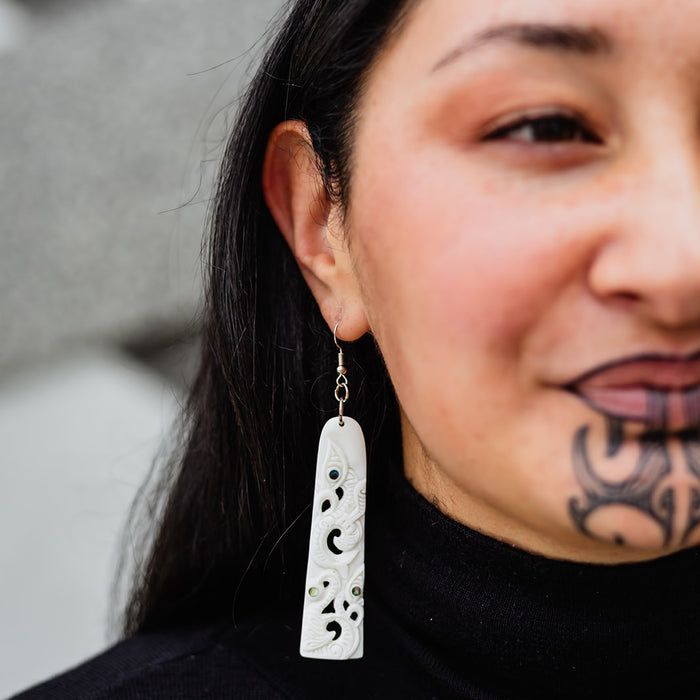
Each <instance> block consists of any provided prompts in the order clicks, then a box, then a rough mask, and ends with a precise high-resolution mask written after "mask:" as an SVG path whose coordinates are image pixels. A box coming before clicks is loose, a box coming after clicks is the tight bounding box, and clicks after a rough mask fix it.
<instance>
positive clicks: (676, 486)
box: [568, 404, 700, 548]
mask: <svg viewBox="0 0 700 700" xmlns="http://www.w3.org/2000/svg"><path fill="white" fill-rule="evenodd" d="M657 409H658V410H657V411H656V413H655V415H654V419H653V420H651V421H649V422H650V424H651V425H650V427H647V428H646V429H645V430H644V431H643V432H642V433H641V434H639V435H637V436H636V437H635V438H630V437H628V436H627V435H626V422H625V421H624V420H621V419H619V418H611V417H607V418H606V423H607V424H606V449H605V454H604V455H602V454H601V455H600V457H599V458H595V457H592V456H591V455H592V451H591V449H590V447H589V442H590V426H587V425H586V426H582V427H581V428H579V429H578V430H577V431H576V433H575V435H574V438H573V449H572V460H573V469H574V475H575V476H576V480H577V481H578V484H579V486H580V488H581V493H579V494H578V495H576V496H573V497H571V498H570V499H569V502H568V512H569V516H570V517H571V520H572V521H573V523H574V525H575V527H576V528H577V530H579V531H580V532H582V533H583V534H585V535H587V536H589V537H592V538H596V539H599V540H604V541H608V542H612V543H615V544H618V545H627V546H641V547H646V546H648V545H649V544H651V543H652V542H651V541H650V536H651V537H652V538H653V543H654V544H657V543H658V545H660V546H661V547H666V548H671V547H679V546H683V545H685V544H687V543H688V542H689V540H690V538H691V536H692V535H693V534H695V533H696V530H697V529H698V527H699V526H700V427H698V426H697V425H696V426H694V427H692V428H686V429H684V430H680V431H677V432H670V431H667V430H665V429H664V427H663V426H664V423H665V412H664V407H663V405H661V404H659V405H658V406H657ZM633 442H636V444H637V448H638V449H637V452H636V456H635V458H634V459H633V460H631V461H630V459H629V457H630V451H629V450H624V451H623V446H627V445H630V443H633ZM674 443H676V444H677V445H679V447H680V449H671V447H672V445H673V444H674ZM623 453H624V454H623ZM623 472H624V474H625V475H624V476H622V477H621V476H620V474H621V473H623ZM620 509H623V510H627V511H628V512H627V514H626V517H625V518H624V519H623V520H619V519H618V518H617V517H615V518H614V521H617V522H623V523H626V521H629V524H625V525H622V526H619V527H617V528H612V527H609V525H610V522H613V521H612V520H610V518H607V517H606V512H607V513H608V514H609V515H612V512H613V510H614V511H617V513H618V515H619V513H620ZM640 532H643V534H640ZM651 533H653V534H651Z"/></svg>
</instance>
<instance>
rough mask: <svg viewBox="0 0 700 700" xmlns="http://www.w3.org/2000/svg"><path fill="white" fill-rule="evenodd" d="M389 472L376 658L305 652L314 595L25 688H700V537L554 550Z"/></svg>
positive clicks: (130, 644)
mask: <svg viewBox="0 0 700 700" xmlns="http://www.w3.org/2000/svg"><path fill="white" fill-rule="evenodd" d="M384 476H386V478H382V479H381V480H379V479H375V480H374V481H373V482H370V489H373V493H372V498H371V506H370V510H369V512H368V516H367V580H366V602H365V605H366V613H365V657H364V658H363V659H361V660H357V661H347V662H328V661H314V660H309V659H301V658H300V657H299V655H298V628H299V620H300V614H301V601H300V606H299V610H296V611H293V612H291V613H290V614H289V615H288V616H287V617H286V618H285V617H275V618H273V619H261V620H256V621H255V622H251V623H249V624H247V625H246V626H245V627H239V628H236V629H234V627H233V626H232V625H231V624H230V623H228V622H226V621H222V622H221V623H220V624H218V625H214V626H210V627H203V628H201V629H197V630H191V629H190V630H179V631H174V632H170V633H163V634H159V635H144V636H137V637H135V638H133V639H130V640H127V641H125V642H122V643H121V644H119V645H117V646H116V647H113V648H112V649H111V650H109V651H107V652H106V653H105V654H103V655H101V656H100V657H97V659H94V660H92V661H90V662H88V663H87V664H85V665H83V666H81V667H79V668H78V669H76V670H73V671H72V672H69V673H68V674H66V675H64V676H60V677H59V678H58V679H54V680H53V681H50V682H49V683H47V684H44V685H42V686H39V687H37V688H35V689H33V690H31V691H29V692H28V693H26V694H24V695H21V696H18V698H19V697H21V698H22V700H30V699H31V700H35V699H36V698H74V699H83V698H85V699H87V698H89V699H91V700H101V699H102V698H124V699H131V698H182V699H185V698H187V699H189V698H212V699H213V698H236V699H240V700H254V699H258V698H268V699H271V700H274V699H276V698H296V699H299V700H314V699H316V698H324V699H326V698H330V699H331V700H336V699H340V698H353V699H354V700H360V699H362V700H364V699H365V698H416V699H419V698H438V699H440V700H442V699H445V700H451V699H456V698H478V699H484V700H485V699H493V700H495V699H503V698H508V699H512V700H517V699H519V698H529V699H535V700H546V699H548V698H552V699H557V700H560V699H568V698H623V699H626V698H663V699H664V700H666V699H672V700H677V699H680V700H683V699H688V700H690V699H697V698H700V639H699V638H700V549H693V550H688V551H685V552H681V553H679V554H675V555H671V556H669V557H665V558H662V559H658V560H656V561H654V562H649V563H644V564H629V565H622V566H601V565H585V564H575V563H571V562H562V561H552V560H548V559H544V558H542V557H538V556H535V555H532V554H528V553H526V552H523V551H521V550H518V549H515V548H513V547H510V546H509V545H506V544H503V543H501V542H497V541H495V540H492V539H490V538H488V537H485V536H483V535H480V534H479V533H476V532H474V531H472V530H470V529H468V528H466V527H464V526H462V525H460V524H458V523H455V522H454V521H452V520H450V519H448V518H446V517H445V516H444V515H442V514H441V513H440V512H439V511H438V510H437V509H436V508H434V507H433V506H432V505H431V504H430V503H428V502H427V501H426V500H425V499H423V498H422V497H421V496H420V495H419V494H417V493H416V492H415V491H414V490H413V489H412V488H411V486H410V485H409V484H408V483H407V482H406V480H405V479H404V478H403V476H401V475H400V474H399V473H398V470H396V471H394V472H391V473H389V474H387V475H383V477H384ZM300 599H301V592H300Z"/></svg>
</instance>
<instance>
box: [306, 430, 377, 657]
mask: <svg viewBox="0 0 700 700" xmlns="http://www.w3.org/2000/svg"><path fill="white" fill-rule="evenodd" d="M343 420H344V423H345V424H344V425H343V426H341V425H340V424H339V421H338V418H337V417H334V418H331V419H330V420H329V421H328V422H327V423H326V425H325V426H324V427H323V431H322V432H321V439H320V442H319V446H318V460H317V462H316V486H315V490H314V503H313V514H312V517H311V538H310V542H309V562H308V566H307V570H306V590H305V593H304V615H303V620H302V627H301V646H300V653H301V655H302V656H305V657H308V658H315V659H359V658H361V657H362V652H363V636H362V621H363V614H364V581H365V488H366V480H367V456H366V451H365V439H364V436H363V434H362V429H361V428H360V426H359V424H358V423H357V421H355V420H353V419H352V418H348V417H345V418H344V419H343Z"/></svg>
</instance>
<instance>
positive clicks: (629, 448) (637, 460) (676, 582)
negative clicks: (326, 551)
mask: <svg viewBox="0 0 700 700" xmlns="http://www.w3.org/2000/svg"><path fill="white" fill-rule="evenodd" d="M670 9H671V8H670V7H669V6H667V5H666V4H664V3H658V2H657V1H656V0H634V1H633V2H630V1H629V0H586V1H585V2H581V1H580V0H561V1H560V2H557V3H551V2H549V0H518V1H517V2H511V1H510V0H491V1H490V2H482V0H420V1H419V0H414V1H410V0H405V1H403V2H402V1H400V0H395V1H393V2H392V1H386V2H381V3H380V2H376V0H345V1H344V2H342V3H338V2H335V0H299V1H298V2H296V3H295V4H294V6H293V7H292V8H291V10H290V12H289V14H288V17H287V20H286V22H285V23H284V25H283V26H282V27H281V28H280V30H279V32H278V34H277V38H276V40H275V41H274V43H273V44H272V45H271V47H270V49H269V51H268V54H267V58H266V60H265V61H264V63H263V65H262V67H261V68H260V70H259V72H258V74H257V76H256V78H255V79H254V80H253V83H252V85H251V87H250V89H249V91H248V94H247V96H246V99H245V102H244V106H243V109H242V112H241V115H240V119H239V122H238V125H237V127H236V129H235V131H234V134H233V136H232V138H231V142H230V144H229V147H228V150H227V152H226V155H225V158H224V162H223V168H222V176H221V181H220V185H219V189H218V192H217V196H216V200H215V204H214V207H213V212H212V222H211V224H212V225H211V230H212V235H211V243H210V249H209V250H210V265H209V292H208V307H207V315H206V328H205V342H204V345H203V347H204V350H203V360H202V366H201V371H200V374H199V377H198V380H197V383H196V386H195V388H194V390H193V393H192V396H191V400H190V405H189V423H188V432H187V442H186V444H185V447H184V451H183V455H182V458H181V459H180V460H179V461H178V462H177V463H176V464H175V466H174V468H173V471H172V473H171V474H168V475H166V477H165V478H164V482H163V483H164V484H165V485H166V486H167V489H168V491H167V498H166V502H165V505H164V510H163V511H162V517H161V518H160V520H159V521H158V522H159V529H158V534H157V536H156V537H155V540H154V543H153V546H152V549H151V555H150V560H149V564H148V567H147V570H146V571H145V574H144V577H143V579H142V580H140V581H139V582H138V583H137V585H136V587H135V589H134V593H133V597H132V599H131V604H130V606H129V609H128V614H127V624H126V632H127V634H128V635H129V636H128V638H127V640H126V641H125V642H123V643H122V644H121V645H118V646H117V647H115V648H114V649H112V650H110V651H108V652H107V653H106V654H105V655H103V656H102V657H98V658H97V659H96V660H93V661H92V662H89V663H88V664H87V665H85V666H83V667H80V668H79V669H77V670H75V671H73V672H72V673H69V674H68V675H67V676H64V677H61V678H60V679H58V680H54V681H53V682H50V683H49V684H47V685H45V686H41V687H39V688H38V689H35V690H34V691H30V692H29V694H28V695H27V696H26V697H95V698H98V697H183V698H184V697H240V698H262V697H265V698H273V697H274V698H277V697H295V698H317V697H318V698H326V697H377V698H387V697H391V698H393V697H397V698H414V697H415V698H422V697H435V698H562V697H566V698H569V697H616V698H619V697H659V696H662V697H673V698H694V697H697V696H698V693H699V692H700V691H698V690H697V687H698V686H697V681H698V680H700V664H699V663H698V660H699V658H700V652H698V650H697V644H696V634H697V632H698V631H699V630H700V605H698V602H699V601H698V594H697V593H696V592H695V577H697V575H698V574H700V559H699V552H700V550H698V549H697V548H696V547H695V545H697V544H698V542H699V541H700V527H698V523H700V430H699V423H700V354H699V351H700V275H699V274H698V269H699V267H698V266H699V264H700V132H699V130H698V124H699V123H700V92H699V91H698V89H697V75H698V70H699V67H700V48H699V47H698V44H697V41H696V31H695V28H696V27H697V26H698V22H700V2H698V1H696V0H688V2H685V3H683V4H682V5H674V6H673V11H672V12H671V11H670ZM334 330H335V331H336V340H337V342H338V343H339V346H340V347H342V348H343V351H344V353H345V362H346V364H347V374H345V375H344V374H342V372H341V373H340V374H339V375H338V377H346V378H347V381H348V384H349V389H350V392H351V394H352V396H351V397H350V401H349V403H348V405H347V413H348V415H352V416H353V418H354V419H356V420H357V422H358V423H359V424H360V425H361V426H362V429H363V430H364V433H365V438H366V442H367V463H368V490H367V497H368V511H367V521H366V522H367V535H366V537H367V539H366V554H367V558H366V590H367V593H366V597H365V598H364V620H365V643H364V656H363V658H362V659H361V660H354V661H347V662H342V663H341V662H337V661H320V660H318V659H305V658H301V657H300V656H299V654H298V643H299V642H298V640H299V633H300V627H301V610H302V601H303V599H306V598H307V597H308V596H312V597H313V596H314V595H318V594H320V593H323V591H319V590H318V589H315V587H312V588H308V586H307V589H306V590H304V588H305V583H304V575H305V571H306V566H307V563H306V548H307V541H308V533H309V526H310V520H311V515H312V513H311V510H313V508H312V507H311V504H312V502H313V496H312V490H313V481H314V463H315V461H316V451H317V443H316V440H317V438H318V435H319V433H320V432H321V427H322V425H323V423H324V422H325V421H326V420H327V419H328V418H330V417H332V416H333V415H335V412H336V411H337V406H338V404H337V403H336V397H334V395H333V392H334V388H335V381H336V377H335V375H336V370H335V359H336V352H337V351H336V349H335V346H334V344H333V331H334ZM344 381H345V380H344V379H342V380H341V385H342V383H343V382H344ZM337 398H339V399H340V400H341V403H340V406H341V408H343V407H344V399H345V398H347V395H346V394H345V393H344V390H342V389H341V390H340V392H339V393H338V395H337ZM341 417H342V414H341ZM333 420H334V421H336V420H338V419H337V418H334V419H333ZM331 478H332V477H331ZM164 488H165V486H164ZM338 497H339V498H342V496H338ZM315 517H316V513H314V518H315ZM319 517H320V516H319ZM336 535H338V537H340V536H342V535H343V533H342V532H340V531H339V533H336ZM336 535H334V537H335V536H336ZM331 540H332V538H331V537H330V535H329V543H328V544H329V546H332V545H333V541H331ZM358 546H359V545H358ZM357 588H358V589H359V586H358V587H357ZM353 590H354V588H353ZM358 609H359V608H358ZM332 612H337V611H334V610H326V611H324V614H331V613H332ZM360 617H362V614H360V615H357V616H356V619H359V618H360ZM305 624H306V621H305ZM329 628H330V629H329V630H327V631H329V632H330V633H331V634H333V635H334V636H335V635H336V634H343V631H342V629H341V631H340V632H338V630H334V629H333V628H332V627H331V626H330V625H329ZM357 655H359V654H357Z"/></svg>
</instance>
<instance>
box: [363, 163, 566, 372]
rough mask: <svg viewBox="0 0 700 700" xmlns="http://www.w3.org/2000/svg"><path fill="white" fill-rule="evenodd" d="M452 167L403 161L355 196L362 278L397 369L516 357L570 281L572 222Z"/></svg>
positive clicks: (380, 169) (377, 173) (377, 172)
mask: <svg viewBox="0 0 700 700" xmlns="http://www.w3.org/2000/svg"><path fill="white" fill-rule="evenodd" d="M452 160H453V159H450V158H445V159H442V160H441V159H440V158H439V157H438V156H433V157H432V158H424V159H421V160H420V161H419V160H418V159H417V158H407V157H404V158H401V154H395V157H394V158H384V159H383V161H382V163H377V164H375V165H376V167H373V168H372V167H368V168H367V169H366V173H367V175H366V176H365V177H363V178H362V179H361V180H359V181H358V186H357V187H356V189H355V191H354V205H353V209H352V216H351V220H352V227H353V231H352V235H353V245H354V252H355V255H356V259H357V269H358V274H359V276H360V278H361V281H362V286H363V289H364V290H365V295H366V303H367V305H368V307H369V310H370V316H371V319H372V324H373V330H374V332H375V334H376V335H377V338H378V340H379V342H380V346H381V347H383V348H384V349H385V354H386V356H387V360H388V362H389V364H392V363H393V364H395V365H396V369H397V370H398V369H401V368H403V367H405V366H410V365H413V364H415V363H427V362H434V361H435V360H436V359H438V357H437V354H438V353H439V355H440V357H439V360H440V361H441V362H448V363H449V365H450V366H452V367H453V368H454V369H455V370H457V369H459V371H461V370H462V368H463V367H464V363H466V362H467V361H468V362H469V363H471V367H472V368H473V369H474V370H475V371H481V372H483V371H484V370H485V369H487V367H486V366H485V364H486V361H487V360H488V363H487V364H488V365H490V366H492V367H493V366H494V364H495V362H496V361H497V360H499V359H501V360H506V359H508V360H512V359H513V357H514V356H516V355H518V353H519V352H520V349H521V344H522V343H523V342H524V341H526V340H527V337H528V336H529V334H530V333H531V332H532V331H533V329H534V328H535V327H536V326H537V325H538V324H540V323H542V322H543V321H544V317H545V316H546V315H547V313H548V311H549V309H550V308H551V307H552V305H553V304H554V303H555V302H556V299H557V296H558V292H559V289H560V288H561V286H562V285H563V284H565V283H566V280H567V279H570V275H571V264H570V263H571V257H570V256H567V255H566V254H565V251H564V250H563V249H562V236H561V235H560V233H559V230H558V229H559V228H561V227H562V226H561V222H560V219H561V218H563V217H561V215H560V214H558V213H555V215H550V216H548V215H547V214H546V212H547V211H548V209H547V207H546V206H543V205H542V202H537V201H533V198H532V197H529V196H525V195H524V194H523V196H516V195H514V194H513V193H512V191H509V189H508V188H504V187H501V188H500V189H499V188H498V187H496V186H491V185H490V184H489V183H488V182H487V181H486V182H485V181H484V180H483V178H480V177H479V173H478V172H476V171H475V169H474V170H470V169H469V168H467V167H464V166H463V167H461V168H460V169H456V168H455V166H454V163H453V162H452ZM387 163H388V165H387ZM436 174H438V175H437V176H436ZM550 210H551V207H550ZM440 348H442V351H441V350H440ZM409 352H410V354H411V359H410V361H409V360H408V359H407V354H408V353H409ZM390 369H391V368H390ZM502 370H503V368H502V367H501V368H500V369H499V370H498V371H502Z"/></svg>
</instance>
